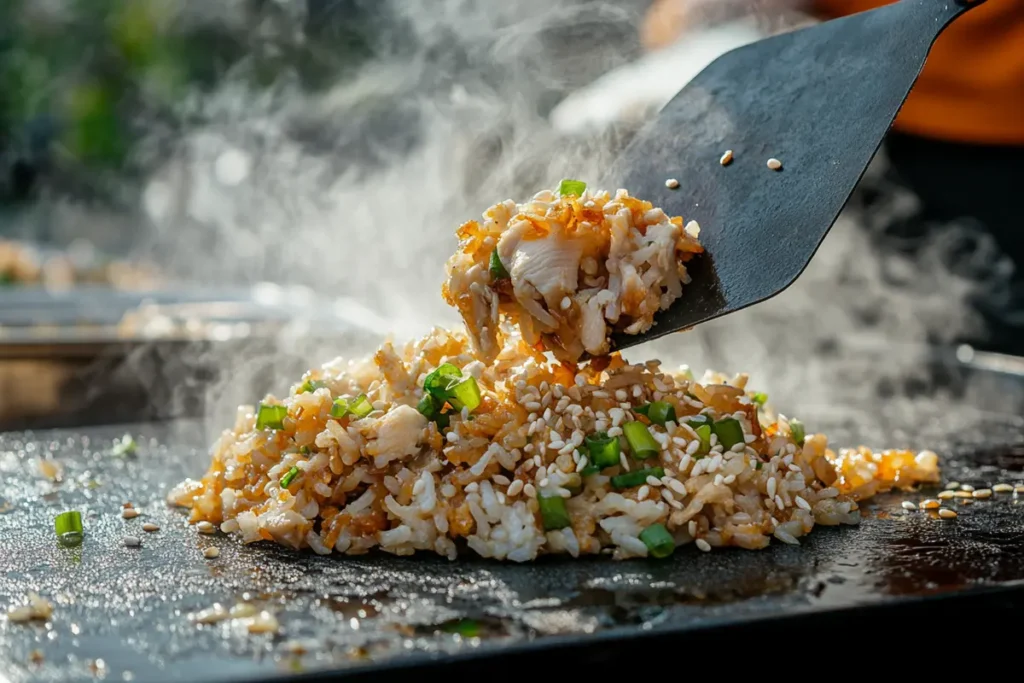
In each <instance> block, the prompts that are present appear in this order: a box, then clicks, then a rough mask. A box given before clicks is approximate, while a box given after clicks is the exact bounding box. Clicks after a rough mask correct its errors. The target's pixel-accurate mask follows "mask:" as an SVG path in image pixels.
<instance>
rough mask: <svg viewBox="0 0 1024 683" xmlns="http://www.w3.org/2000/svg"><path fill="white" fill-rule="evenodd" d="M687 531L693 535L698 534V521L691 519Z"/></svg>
mask: <svg viewBox="0 0 1024 683" xmlns="http://www.w3.org/2000/svg"><path fill="white" fill-rule="evenodd" d="M686 531H687V532H688V533H689V534H690V535H691V536H696V535H697V521H696V520H693V519H691V520H690V521H689V522H687V524H686Z"/></svg>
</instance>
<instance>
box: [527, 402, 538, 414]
mask: <svg viewBox="0 0 1024 683" xmlns="http://www.w3.org/2000/svg"><path fill="white" fill-rule="evenodd" d="M523 407H524V408H526V409H527V410H529V411H530V412H531V413H535V412H537V411H538V410H540V408H541V405H540V401H530V402H529V403H527V404H526V405H524V406H523Z"/></svg>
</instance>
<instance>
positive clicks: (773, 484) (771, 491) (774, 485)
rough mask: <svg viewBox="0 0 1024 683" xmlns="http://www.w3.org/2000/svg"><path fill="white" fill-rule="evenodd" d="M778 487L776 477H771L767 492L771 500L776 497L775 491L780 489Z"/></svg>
mask: <svg viewBox="0 0 1024 683" xmlns="http://www.w3.org/2000/svg"><path fill="white" fill-rule="evenodd" d="M778 485H779V482H778V481H777V480H776V479H775V477H771V478H769V479H768V484H767V490H768V497H769V498H774V497H775V491H776V489H777V488H778Z"/></svg>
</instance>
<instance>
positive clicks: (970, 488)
mask: <svg viewBox="0 0 1024 683" xmlns="http://www.w3.org/2000/svg"><path fill="white" fill-rule="evenodd" d="M960 490H961V491H967V492H968V493H970V492H971V491H974V487H973V486H971V485H970V484H960Z"/></svg>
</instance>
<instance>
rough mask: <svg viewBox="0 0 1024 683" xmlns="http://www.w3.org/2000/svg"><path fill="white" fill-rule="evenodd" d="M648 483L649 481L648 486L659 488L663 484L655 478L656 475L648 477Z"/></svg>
mask: <svg viewBox="0 0 1024 683" xmlns="http://www.w3.org/2000/svg"><path fill="white" fill-rule="evenodd" d="M646 481H647V485H648V486H654V487H658V486H661V484H662V482H661V480H660V479H658V478H657V477H655V476H654V475H651V474H648V475H647V480H646Z"/></svg>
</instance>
